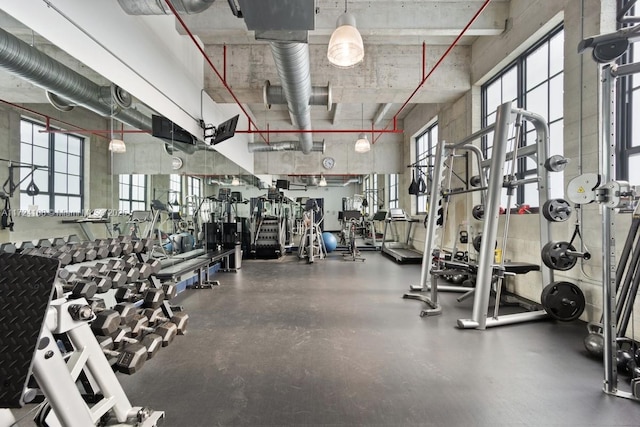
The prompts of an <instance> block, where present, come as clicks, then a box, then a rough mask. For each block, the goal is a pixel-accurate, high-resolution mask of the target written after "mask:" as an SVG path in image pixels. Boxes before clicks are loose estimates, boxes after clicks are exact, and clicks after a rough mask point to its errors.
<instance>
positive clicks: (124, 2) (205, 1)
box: [118, 0, 215, 15]
mask: <svg viewBox="0 0 640 427" xmlns="http://www.w3.org/2000/svg"><path fill="white" fill-rule="evenodd" d="M214 1H215V0H171V3H172V4H173V7H174V8H175V9H176V11H178V12H179V13H181V14H186V15H193V14H196V13H200V12H204V11H205V10H207V9H208V8H209V7H210V6H211V5H212V4H213V3H214ZM118 3H119V4H120V7H121V8H122V10H124V11H125V12H126V13H127V14H128V15H170V14H171V8H169V7H168V6H167V5H166V3H165V2H164V1H162V0H118Z"/></svg>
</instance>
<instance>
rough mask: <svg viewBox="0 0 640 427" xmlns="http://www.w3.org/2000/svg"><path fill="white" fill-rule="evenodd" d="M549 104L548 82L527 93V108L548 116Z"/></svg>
mask: <svg viewBox="0 0 640 427" xmlns="http://www.w3.org/2000/svg"><path fill="white" fill-rule="evenodd" d="M547 105H548V95H547V83H546V82H545V83H543V84H541V85H540V86H538V87H537V88H535V89H533V90H532V91H530V92H528V93H527V110H529V111H531V112H533V113H537V114H540V115H541V116H543V117H548V115H549V113H548V111H547Z"/></svg>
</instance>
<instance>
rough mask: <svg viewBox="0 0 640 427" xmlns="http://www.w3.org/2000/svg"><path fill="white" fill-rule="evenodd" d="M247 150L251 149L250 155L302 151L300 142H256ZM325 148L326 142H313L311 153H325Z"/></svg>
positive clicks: (250, 144)
mask: <svg viewBox="0 0 640 427" xmlns="http://www.w3.org/2000/svg"><path fill="white" fill-rule="evenodd" d="M247 148H248V149H249V152H250V153H264V152H269V151H299V150H300V147H299V146H298V141H283V142H272V143H271V144H270V145H266V144H262V143H260V142H256V143H249V144H247ZM325 148H326V145H325V142H324V140H322V141H313V146H312V147H311V151H315V152H320V153H324V150H325Z"/></svg>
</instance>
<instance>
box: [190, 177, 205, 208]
mask: <svg viewBox="0 0 640 427" xmlns="http://www.w3.org/2000/svg"><path fill="white" fill-rule="evenodd" d="M201 195H202V180H201V179H200V178H196V177H193V176H188V177H187V197H190V196H191V197H190V199H191V200H190V203H189V204H188V205H187V206H188V208H187V214H188V215H193V212H194V205H197V199H199V198H200V196H201Z"/></svg>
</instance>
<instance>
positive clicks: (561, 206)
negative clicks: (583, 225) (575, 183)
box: [541, 199, 572, 222]
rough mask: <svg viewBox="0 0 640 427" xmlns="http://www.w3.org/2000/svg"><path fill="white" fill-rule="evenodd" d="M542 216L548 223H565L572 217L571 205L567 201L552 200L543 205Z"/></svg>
mask: <svg viewBox="0 0 640 427" xmlns="http://www.w3.org/2000/svg"><path fill="white" fill-rule="evenodd" d="M541 210H542V215H543V216H544V217H545V218H546V219H547V221H552V222H564V221H566V220H568V219H569V217H570V216H571V211H572V209H571V205H570V204H569V202H567V201H566V200H565V199H550V200H547V201H546V202H544V204H543V205H542V208H541Z"/></svg>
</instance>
